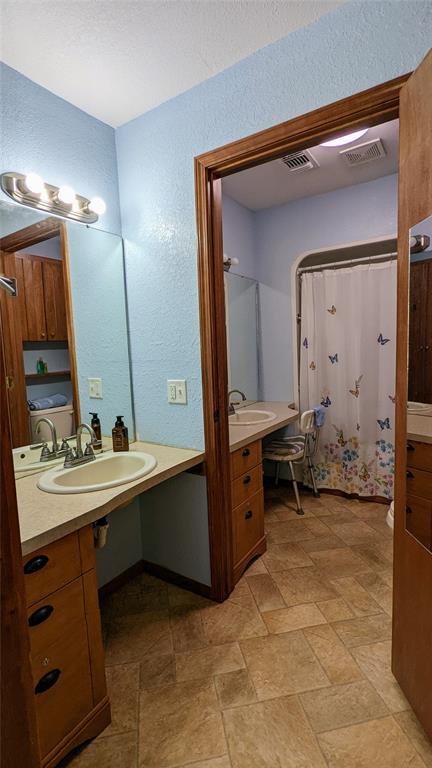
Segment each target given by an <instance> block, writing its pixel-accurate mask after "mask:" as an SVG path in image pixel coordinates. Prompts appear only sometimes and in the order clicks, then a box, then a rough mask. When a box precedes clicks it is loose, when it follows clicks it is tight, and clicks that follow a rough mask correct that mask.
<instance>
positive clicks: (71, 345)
mask: <svg viewBox="0 0 432 768" xmlns="http://www.w3.org/2000/svg"><path fill="white" fill-rule="evenodd" d="M53 237H58V238H59V240H60V255H61V261H62V264H63V286H64V295H65V304H66V326H67V337H68V350H69V361H70V372H71V384H72V399H73V404H74V415H75V427H76V426H77V424H79V423H80V420H81V416H80V398H79V388H78V368H77V356H76V344H75V329H74V323H73V307H72V288H71V274H70V260H69V247H68V234H67V228H66V222H64V221H60V220H59V219H56V218H54V217H53V216H49V217H47V218H46V219H43V220H42V221H39V222H37V223H36V224H31V225H30V226H28V227H24V228H23V229H19V230H17V231H16V232H12V233H11V234H10V235H5V236H4V237H2V238H0V250H2V251H4V252H5V253H15V252H16V251H20V250H22V249H23V248H31V247H32V245H37V244H38V243H41V242H43V241H44V240H51V238H53Z"/></svg>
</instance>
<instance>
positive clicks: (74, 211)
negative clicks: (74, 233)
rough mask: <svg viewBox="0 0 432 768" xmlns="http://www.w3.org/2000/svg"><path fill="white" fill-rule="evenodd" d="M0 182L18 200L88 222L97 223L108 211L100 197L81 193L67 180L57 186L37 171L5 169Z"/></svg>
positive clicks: (21, 202)
mask: <svg viewBox="0 0 432 768" xmlns="http://www.w3.org/2000/svg"><path fill="white" fill-rule="evenodd" d="M0 186H1V188H2V190H3V192H5V193H6V194H7V195H9V197H11V198H12V200H15V202H16V203H20V204H21V205H28V206H29V207H30V208H36V209H38V210H42V211H47V212H49V213H55V214H57V215H58V216H65V217H66V218H68V219H74V220H75V221H81V222H83V223H85V224H94V222H95V221H97V220H98V218H99V216H102V215H103V214H104V213H105V211H106V205H105V202H104V201H103V200H102V198H101V197H93V198H92V199H91V200H90V199H89V198H88V197H82V195H77V194H76V193H75V191H74V190H73V189H72V187H69V186H68V185H67V184H63V185H62V186H61V187H55V186H54V185H53V184H47V183H45V182H44V181H43V179H42V178H41V177H40V176H38V174H37V173H28V174H27V175H25V174H22V173H14V172H9V173H2V174H1V176H0Z"/></svg>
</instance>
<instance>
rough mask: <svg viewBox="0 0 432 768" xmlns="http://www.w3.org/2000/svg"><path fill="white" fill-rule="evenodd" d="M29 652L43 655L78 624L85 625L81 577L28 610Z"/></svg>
mask: <svg viewBox="0 0 432 768" xmlns="http://www.w3.org/2000/svg"><path fill="white" fill-rule="evenodd" d="M27 617H28V618H27V620H28V625H29V637H30V651H31V654H32V656H35V655H37V654H38V653H43V652H44V651H45V650H46V649H47V648H49V647H50V646H51V645H52V644H53V643H55V642H59V641H60V640H61V638H63V637H64V636H65V635H67V634H69V631H70V627H71V626H73V625H74V624H75V622H77V621H82V622H83V623H85V613H84V594H83V583H82V579H81V578H78V579H75V581H72V582H71V583H70V584H67V585H66V587H62V588H61V589H58V590H57V592H53V593H52V594H51V595H48V597H45V598H44V599H43V600H40V601H39V602H38V603H34V604H33V605H32V606H31V608H29V609H28V610H27Z"/></svg>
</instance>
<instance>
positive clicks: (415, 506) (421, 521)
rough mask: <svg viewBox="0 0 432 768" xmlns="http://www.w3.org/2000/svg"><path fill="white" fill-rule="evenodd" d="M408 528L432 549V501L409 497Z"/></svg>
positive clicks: (407, 509) (406, 518)
mask: <svg viewBox="0 0 432 768" xmlns="http://www.w3.org/2000/svg"><path fill="white" fill-rule="evenodd" d="M405 521H406V528H407V530H408V531H409V532H410V533H412V535H413V536H415V538H416V539H418V541H420V542H421V543H422V544H423V545H424V546H425V547H427V548H428V549H431V547H432V501H427V500H426V499H420V498H418V496H412V495H411V494H410V495H408V496H407V505H406V517H405Z"/></svg>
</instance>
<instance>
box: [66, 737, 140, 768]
mask: <svg viewBox="0 0 432 768" xmlns="http://www.w3.org/2000/svg"><path fill="white" fill-rule="evenodd" d="M137 758H138V756H137V735H136V731H133V732H132V733H123V734H121V735H118V736H108V737H107V738H100V737H98V738H97V739H93V741H90V742H88V744H86V745H85V746H84V747H83V748H79V749H78V750H76V751H75V752H74V753H72V754H71V755H68V757H67V758H66V760H65V761H64V762H63V763H62V766H63V768H66V766H67V768H119V766H120V765H121V768H137Z"/></svg>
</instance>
